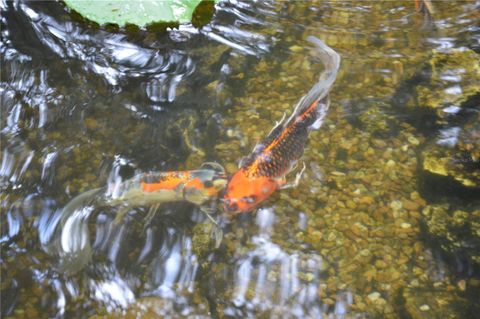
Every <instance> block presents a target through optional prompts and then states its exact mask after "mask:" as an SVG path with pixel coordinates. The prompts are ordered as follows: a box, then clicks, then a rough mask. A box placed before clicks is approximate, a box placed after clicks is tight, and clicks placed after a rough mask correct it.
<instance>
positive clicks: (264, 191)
mask: <svg viewBox="0 0 480 319" xmlns="http://www.w3.org/2000/svg"><path fill="white" fill-rule="evenodd" d="M277 188H278V183H277V181H276V180H275V179H272V178H269V177H266V176H249V175H248V174H247V172H246V171H244V170H239V171H237V172H236V173H235V174H234V175H233V176H232V178H231V179H230V181H229V182H228V184H227V191H226V193H225V195H224V206H225V210H226V211H227V212H229V213H244V212H248V211H251V210H252V209H253V208H255V207H256V206H257V205H258V204H259V203H260V202H262V201H264V200H265V199H267V198H268V197H270V195H272V193H273V192H274V191H275V190H276V189H277Z"/></svg>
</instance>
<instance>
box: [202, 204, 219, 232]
mask: <svg viewBox="0 0 480 319" xmlns="http://www.w3.org/2000/svg"><path fill="white" fill-rule="evenodd" d="M200 211H201V212H202V213H204V214H205V215H206V216H207V217H208V219H210V221H211V222H212V223H214V224H215V226H217V227H218V223H217V221H216V220H215V219H214V218H213V216H212V214H213V212H214V210H213V209H212V208H210V207H206V206H200Z"/></svg>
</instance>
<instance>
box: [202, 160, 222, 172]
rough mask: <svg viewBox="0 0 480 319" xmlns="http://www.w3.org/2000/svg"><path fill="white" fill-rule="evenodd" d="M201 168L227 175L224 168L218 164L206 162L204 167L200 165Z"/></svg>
mask: <svg viewBox="0 0 480 319" xmlns="http://www.w3.org/2000/svg"><path fill="white" fill-rule="evenodd" d="M200 168H204V169H209V168H210V169H212V170H214V171H216V172H219V173H225V169H224V168H223V166H222V165H220V164H219V163H217V162H205V163H203V164H202V165H200Z"/></svg>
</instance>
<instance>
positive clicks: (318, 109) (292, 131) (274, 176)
mask: <svg viewBox="0 0 480 319" xmlns="http://www.w3.org/2000/svg"><path fill="white" fill-rule="evenodd" d="M308 40H309V41H310V42H312V43H313V44H314V45H315V46H316V48H317V51H316V53H318V56H319V57H320V59H321V60H322V61H323V63H324V65H325V71H324V72H323V73H322V75H321V76H320V80H319V82H318V83H317V84H315V85H314V86H313V88H312V89H311V90H310V91H309V92H308V94H307V95H306V96H304V97H303V98H302V99H301V100H300V101H299V103H298V104H297V106H296V107H295V109H294V112H293V114H292V115H291V116H290V118H288V119H287V120H285V118H284V119H282V120H281V121H280V122H279V123H277V125H276V126H275V127H274V128H273V129H272V130H271V131H270V133H269V134H268V136H267V137H266V139H265V140H264V141H263V142H262V143H261V144H259V145H257V146H256V147H255V148H254V150H253V152H252V153H251V154H250V155H249V156H248V157H247V158H246V159H245V160H243V162H241V163H240V169H239V170H238V171H237V172H236V173H235V174H234V175H233V176H232V177H231V179H230V180H229V182H228V184H227V190H226V193H225V195H224V198H223V200H224V206H225V210H226V211H227V212H230V213H240V212H248V211H250V210H252V209H253V208H254V207H256V206H257V205H258V204H259V203H260V202H262V201H264V200H265V199H267V198H268V197H269V196H270V195H272V194H273V192H275V190H277V189H279V188H286V187H291V186H296V185H297V184H298V182H299V178H300V176H301V173H302V172H303V170H302V172H300V174H299V175H297V178H296V179H295V182H294V183H293V184H290V185H289V184H287V182H286V177H285V176H286V174H288V173H289V172H290V171H291V170H292V169H293V167H294V166H295V165H296V163H297V161H298V160H299V159H300V157H301V156H302V155H303V151H304V148H305V143H306V141H307V137H308V134H309V132H310V130H312V129H318V128H320V126H321V124H322V122H323V118H324V117H325V114H326V111H327V110H328V106H329V98H328V93H329V91H330V88H331V87H332V85H333V82H334V81H335V78H336V76H337V72H338V68H339V66H340V56H339V55H338V54H337V53H336V52H335V51H334V50H333V49H332V48H330V47H328V46H327V45H326V44H325V43H323V42H322V41H320V40H319V39H317V38H315V37H311V36H310V37H308Z"/></svg>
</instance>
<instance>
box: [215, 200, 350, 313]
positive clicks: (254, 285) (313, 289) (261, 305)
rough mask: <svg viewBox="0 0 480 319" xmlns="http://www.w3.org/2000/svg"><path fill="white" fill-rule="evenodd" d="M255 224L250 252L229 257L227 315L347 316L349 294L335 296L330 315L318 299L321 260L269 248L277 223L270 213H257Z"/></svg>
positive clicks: (272, 245) (274, 246)
mask: <svg viewBox="0 0 480 319" xmlns="http://www.w3.org/2000/svg"><path fill="white" fill-rule="evenodd" d="M256 223H257V225H258V234H257V235H253V236H252V238H251V245H252V247H251V249H250V250H249V251H248V252H246V253H239V254H238V255H236V256H234V257H233V258H234V260H235V267H234V268H233V269H232V271H233V274H232V277H233V278H223V280H224V281H225V282H226V283H227V285H228V286H227V288H226V289H232V291H233V293H232V299H231V302H230V305H227V306H226V307H225V309H224V311H225V314H226V315H227V316H235V317H253V316H255V313H265V314H269V316H274V317H278V316H279V317H282V316H286V317H295V318H305V317H311V318H320V317H322V316H328V313H332V314H335V315H337V316H342V315H345V314H346V312H347V309H348V307H349V305H351V303H352V295H351V293H349V292H348V291H345V292H342V293H339V294H338V295H337V296H336V301H335V306H334V308H333V311H329V306H328V305H327V304H325V303H323V301H322V298H319V296H318V292H319V291H320V290H321V289H322V287H324V286H325V278H326V273H325V272H323V273H322V270H323V271H324V270H325V269H326V267H324V265H323V263H324V261H323V259H322V257H321V256H319V255H316V254H315V253H305V252H301V251H287V250H285V249H283V248H282V247H280V246H279V245H277V244H275V243H274V242H272V239H271V234H272V232H273V231H274V227H275V223H276V222H275V213H274V210H273V209H272V208H264V209H260V210H258V212H257V216H256Z"/></svg>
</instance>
